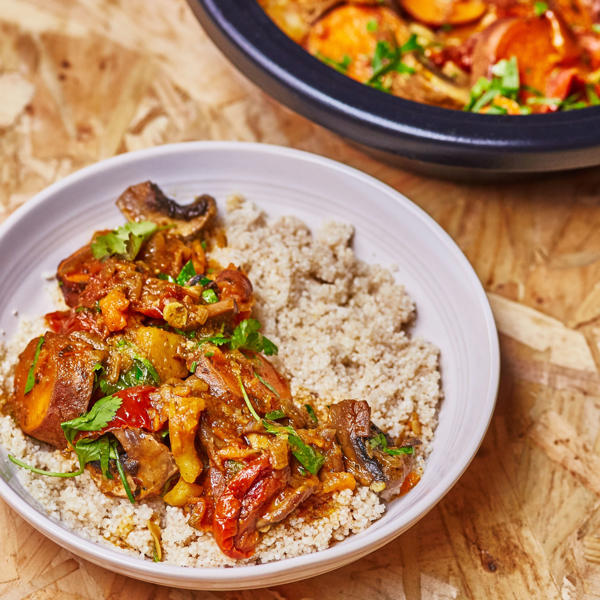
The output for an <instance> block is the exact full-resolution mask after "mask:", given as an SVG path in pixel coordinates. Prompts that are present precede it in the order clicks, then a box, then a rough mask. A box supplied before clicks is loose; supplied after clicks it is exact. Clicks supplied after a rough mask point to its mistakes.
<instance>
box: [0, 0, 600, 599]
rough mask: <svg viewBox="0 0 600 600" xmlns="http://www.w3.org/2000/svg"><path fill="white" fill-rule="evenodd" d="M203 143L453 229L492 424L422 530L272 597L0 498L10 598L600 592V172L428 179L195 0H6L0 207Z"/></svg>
mask: <svg viewBox="0 0 600 600" xmlns="http://www.w3.org/2000/svg"><path fill="white" fill-rule="evenodd" d="M249 1H250V0H249ZM196 139H236V140H252V141H261V142H269V143H274V144H283V145H288V146H293V147H296V148H301V149H305V150H310V151H314V152H318V153H320V154H323V155H326V156H329V157H332V158H335V159H338V160H342V161H343V162H345V163H347V164H350V165H353V166H356V167H359V168H361V169H363V170H365V171H367V172H369V173H371V174H372V175H375V176H376V177H379V178H381V179H382V180H383V181H385V182H387V183H389V184H390V185H392V186H394V187H395V188H396V189H398V190H399V191H401V192H402V193H404V194H406V195H407V196H408V197H409V198H411V199H413V200H414V201H415V202H416V203H418V204H419V205H420V206H422V207H423V208H424V209H425V210H426V211H427V212H428V213H429V214H431V215H432V216H433V217H434V218H435V219H436V220H437V221H438V222H439V223H440V224H441V225H442V226H443V227H444V228H445V229H446V231H448V232H449V233H450V235H452V237H453V238H454V239H455V240H456V241H457V242H458V244H459V245H460V246H461V248H462V249H463V250H464V252H465V253H466V254H467V256H468V258H469V259H470V260H471V262H472V263H473V265H474V267H475V269H476V270H477V273H478V275H479V277H480V279H481V281H482V283H483V284H484V285H485V287H486V289H487V290H488V292H489V297H490V300H491V302H492V306H493V309H494V312H495V315H496V318H497V320H498V325H499V329H500V332H501V334H502V335H501V337H502V366H503V374H502V382H501V390H500V396H499V399H498V406H497V409H496V413H495V415H494V418H493V421H492V424H491V427H490V430H489V433H488V435H487V436H486V438H485V441H484V443H483V446H482V448H481V450H480V451H479V453H478V455H477V457H476V458H475V460H474V461H473V463H472V465H471V466H470V468H469V469H468V470H467V472H466V473H465V475H464V476H463V477H462V479H461V480H460V482H459V483H458V484H457V485H456V487H455V488H454V489H453V490H452V491H451V492H450V493H449V494H448V495H447V496H446V498H444V500H443V501H442V502H440V504H439V505H438V506H437V507H436V508H435V509H434V510H432V511H431V513H430V514H429V515H427V517H425V518H424V519H423V520H422V521H421V522H420V523H418V524H417V525H416V526H415V527H413V528H412V529H411V530H410V531H409V532H408V533H406V534H404V535H403V536H401V537H400V538H399V539H397V540H396V541H394V542H392V543H390V544H389V545H388V546H386V547H385V548H383V549H381V550H379V551H378V552H375V553H373V554H372V555H370V556H369V557H367V558H365V559H363V560H361V561H359V562H357V563H355V564H352V565H350V566H348V567H346V568H343V569H341V570H339V571H336V572H333V573H331V574H328V575H324V576H321V577H319V578H317V579H313V580H309V581H305V582H301V583H296V584H292V585H286V586H282V587H278V588H276V589H271V590H262V591H253V592H252V591H249V592H243V593H209V592H197V593H192V592H182V591H177V590H169V589H167V588H160V587H157V586H153V585H149V584H143V583H139V582H136V581H133V580H130V579H127V578H125V577H122V576H119V575H115V574H113V573H110V572H109V571H106V570H104V569H101V568H99V567H95V566H93V565H91V564H89V563H87V562H86V561H83V560H81V559H79V558H77V557H76V556H73V555H72V554H70V553H69V552H67V551H64V550H62V549H60V548H59V547H58V546H56V545H55V544H53V543H52V542H50V541H49V540H47V539H45V538H44V537H43V536H41V535H40V534H38V533H37V532H36V531H34V530H33V529H32V528H31V527H29V526H28V525H27V524H25V523H24V522H23V521H22V520H21V519H20V518H19V517H17V516H16V515H15V514H13V513H12V512H11V511H10V510H9V509H8V508H7V507H6V506H5V505H3V504H2V503H1V502H0V532H2V543H1V546H0V547H1V549H2V552H1V553H0V597H1V598H3V600H18V599H22V598H28V599H31V600H42V599H53V600H54V599H58V598H60V599H62V598H65V599H75V598H84V599H88V598H89V599H94V600H98V599H100V598H106V599H116V598H124V597H131V598H136V599H138V598H139V599H147V598H155V599H167V598H169V599H178V600H179V599H184V598H227V599H231V600H233V599H254V598H256V599H258V598H260V599H263V598H264V599H267V600H269V599H273V600H282V599H285V600H300V599H309V598H310V599H313V598H314V599H316V598H319V599H325V600H337V599H340V600H341V599H344V600H353V599H356V600H365V599H366V598H381V599H387V598H389V599H392V598H393V599H395V600H396V599H407V600H414V599H420V598H422V599H427V600H429V599H435V600H446V599H455V598H457V599H462V598H472V599H477V600H478V599H487V598H494V599H513V598H514V599H525V598H527V599H529V598H540V599H544V600H554V599H562V600H575V599H578V600H579V599H592V598H600V512H599V511H598V507H599V506H600V435H599V424H600V374H599V371H598V368H599V366H600V360H599V359H600V349H599V345H598V343H599V341H600V321H599V319H598V317H599V316H600V236H598V234H597V232H598V226H599V225H600V206H599V204H600V195H599V187H600V170H598V169H596V170H592V171H588V172H586V173H579V174H568V175H559V176H552V177H544V178H541V179H539V180H537V181H530V182H526V183H518V184H511V185H502V186H500V185H466V184H457V183H450V182H440V181H435V180H433V179H429V178H427V177H422V176H417V175H414V174H411V173H408V172H404V171H401V170H399V169H397V168H394V167H391V166H389V165H387V164H384V163H382V162H379V161H377V160H375V159H373V158H371V157H369V156H367V155H365V154H364V153H362V152H361V151H359V150H357V149H356V148H355V147H353V146H351V145H349V144H347V143H345V142H344V141H343V140H342V139H340V138H339V137H337V136H335V135H332V134H330V133H329V132H327V131H326V130H324V129H322V128H320V127H318V126H316V125H314V124H312V123H310V122H309V121H307V120H305V119H303V118H301V117H299V116H297V115H295V114H293V113H291V112H290V111H288V110H287V109H285V108H283V107H282V106H280V105H278V104H277V103H276V102H274V101H272V100H270V99H269V98H268V97H267V96H266V95H265V94H263V93H262V92H261V91H260V90H259V89H257V88H256V87H255V86H253V85H252V84H250V83H249V82H247V81H246V80H245V79H244V78H243V77H242V76H241V75H239V74H238V73H237V72H236V71H235V70H234V69H233V68H232V67H231V66H230V65H229V64H228V63H227V61H226V60H225V59H224V58H223V57H222V56H221V55H220V54H219V52H218V51H217V50H216V49H215V48H214V47H213V45H212V44H211V42H210V41H209V40H208V39H207V37H206V36H205V35H204V34H203V32H202V31H201V29H200V27H199V26H198V24H197V23H196V21H195V20H194V18H193V16H192V14H191V12H190V10H189V9H188V7H187V5H186V4H185V3H184V2H183V0H153V2H145V1H142V0H70V1H68V2H66V1H65V0H0V157H1V163H0V219H3V218H5V217H6V216H7V215H8V214H10V213H11V212H12V211H13V210H14V209H15V208H17V207H18V206H19V205H20V204H22V203H23V202H26V201H27V200H28V199H29V198H31V196H32V195H33V194H34V193H36V192H37V191H39V190H40V189H42V188H43V187H45V186H46V185H48V184H49V183H51V182H53V181H55V180H56V179H59V178H60V177H63V176H64V175H66V174H67V173H69V172H71V171H73V170H75V169H77V168H79V167H81V166H83V165H86V164H89V163H92V162H94V161H96V160H98V159H101V158H105V157H108V156H111V155H114V154H116V153H119V152H124V151H128V150H135V149H138V148H144V147H148V146H153V145H156V144H162V143H166V142H176V141H181V140H196Z"/></svg>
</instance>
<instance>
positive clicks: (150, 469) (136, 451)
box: [88, 429, 177, 500]
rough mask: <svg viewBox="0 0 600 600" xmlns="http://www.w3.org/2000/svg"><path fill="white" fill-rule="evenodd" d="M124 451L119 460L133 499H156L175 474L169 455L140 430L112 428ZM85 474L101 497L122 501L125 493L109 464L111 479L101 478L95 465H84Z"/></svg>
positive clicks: (174, 465)
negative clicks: (96, 487)
mask: <svg viewBox="0 0 600 600" xmlns="http://www.w3.org/2000/svg"><path fill="white" fill-rule="evenodd" d="M112 433H113V435H114V436H115V437H116V438H117V439H118V440H119V442H120V444H121V445H122V446H123V450H125V452H126V456H122V457H121V459H120V460H121V462H122V464H123V470H124V472H125V474H126V476H127V482H128V483H129V487H130V488H131V491H132V492H133V494H134V496H135V497H136V499H137V500H141V499H142V498H147V497H149V496H156V495H158V494H160V493H161V492H162V489H163V487H164V486H165V484H166V482H167V481H168V480H169V479H170V478H171V477H173V475H175V473H177V465H176V464H175V460H174V459H173V455H172V454H171V452H170V451H169V449H168V448H167V446H165V445H164V444H163V443H161V442H160V441H159V440H158V439H157V437H156V436H155V435H154V434H152V433H148V432H146V431H143V430H142V429H116V430H115V431H113V432H112ZM88 472H89V473H90V475H91V476H92V479H93V480H94V482H95V483H96V485H97V486H98V488H99V489H100V491H101V492H103V493H104V494H110V495H111V496H116V497H118V498H125V497H126V493H125V489H124V487H123V484H122V483H121V480H120V478H119V476H118V473H117V472H116V469H115V468H114V466H113V465H112V462H111V474H112V476H113V478H112V479H106V478H104V477H103V476H102V473H101V471H100V469H99V468H98V465H97V464H96V463H90V464H89V465H88Z"/></svg>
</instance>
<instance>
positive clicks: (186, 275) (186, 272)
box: [175, 260, 197, 285]
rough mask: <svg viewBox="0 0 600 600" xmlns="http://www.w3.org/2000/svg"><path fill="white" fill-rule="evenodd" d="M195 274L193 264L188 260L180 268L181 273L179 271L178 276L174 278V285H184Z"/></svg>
mask: <svg viewBox="0 0 600 600" xmlns="http://www.w3.org/2000/svg"><path fill="white" fill-rule="evenodd" d="M196 274H197V273H196V269H195V268H194V263H193V262H192V261H191V260H188V261H187V262H186V263H185V265H183V267H182V268H181V271H179V275H177V277H176V278H175V283H177V284H178V285H185V284H186V283H187V282H188V281H189V280H190V279H191V278H192V277H194V276H195V275H196Z"/></svg>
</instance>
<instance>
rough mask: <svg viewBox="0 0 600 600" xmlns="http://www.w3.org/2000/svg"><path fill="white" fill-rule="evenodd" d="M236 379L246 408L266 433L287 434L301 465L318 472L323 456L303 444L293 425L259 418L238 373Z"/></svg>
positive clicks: (323, 460)
mask: <svg viewBox="0 0 600 600" xmlns="http://www.w3.org/2000/svg"><path fill="white" fill-rule="evenodd" d="M237 379H238V382H239V384H240V389H241V390H242V396H243V397H244V402H245V403H246V406H247V407H248V410H249V411H250V413H251V414H252V416H253V417H254V419H255V420H256V421H258V422H259V423H262V425H263V427H264V428H265V430H266V432H267V433H272V434H273V435H287V441H288V444H289V445H290V448H291V449H292V454H293V455H294V456H295V457H296V459H297V460H298V462H299V463H300V464H301V465H302V466H303V467H305V468H306V469H307V470H308V471H310V472H311V473H312V474H313V475H316V474H317V473H318V472H319V469H320V468H321V467H322V466H323V463H324V462H325V457H324V456H323V455H322V454H321V453H320V452H319V451H318V450H315V449H314V448H313V447H312V446H309V445H308V444H305V443H304V442H303V441H302V438H301V437H300V436H299V435H298V433H297V432H296V430H295V429H294V428H293V427H290V426H283V425H278V424H277V423H272V422H271V421H269V420H267V418H265V419H261V418H260V417H259V416H258V413H257V412H256V410H255V408H254V406H252V402H250V398H248V394H247V393H246V388H245V387H244V383H243V381H242V378H241V377H240V375H238V376H237ZM269 414H271V413H269ZM284 416H285V415H284ZM265 417H267V415H265Z"/></svg>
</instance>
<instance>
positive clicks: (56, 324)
mask: <svg viewBox="0 0 600 600" xmlns="http://www.w3.org/2000/svg"><path fill="white" fill-rule="evenodd" d="M97 316H98V313H96V312H95V311H93V310H90V309H86V310H80V311H79V312H78V311H76V310H73V309H71V310H57V311H55V312H51V313H48V314H46V315H45V317H44V318H45V319H46V323H47V324H48V327H50V329H51V330H52V331H54V333H72V332H73V331H90V332H92V333H97V334H98V335H99V336H101V337H106V336H107V335H108V333H109V332H108V330H107V329H106V328H105V327H104V326H103V325H101V324H100V323H99V322H98V318H97Z"/></svg>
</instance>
